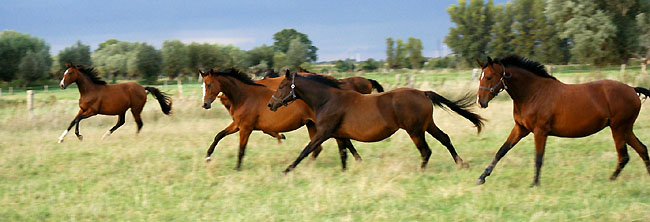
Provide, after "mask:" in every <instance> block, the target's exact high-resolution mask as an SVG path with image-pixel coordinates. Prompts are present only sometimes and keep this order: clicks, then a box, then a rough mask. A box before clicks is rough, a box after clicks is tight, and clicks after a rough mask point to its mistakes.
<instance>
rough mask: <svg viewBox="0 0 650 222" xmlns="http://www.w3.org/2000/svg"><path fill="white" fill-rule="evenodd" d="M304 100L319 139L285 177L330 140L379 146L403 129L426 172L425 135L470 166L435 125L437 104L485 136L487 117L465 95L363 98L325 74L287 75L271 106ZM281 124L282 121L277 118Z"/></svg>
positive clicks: (407, 93)
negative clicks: (452, 98)
mask: <svg viewBox="0 0 650 222" xmlns="http://www.w3.org/2000/svg"><path fill="white" fill-rule="evenodd" d="M295 100H298V101H301V100H302V101H304V102H305V103H306V104H307V105H309V107H310V108H311V109H312V110H314V112H315V120H316V135H314V137H313V138H312V139H311V141H310V142H309V144H307V146H306V147H305V148H304V150H303V151H302V152H301V153H300V155H299V156H298V159H296V160H295V161H294V162H293V163H292V164H291V165H289V167H287V169H286V170H284V173H288V172H289V171H291V170H293V169H294V168H295V167H296V166H297V165H298V163H300V161H301V160H302V159H303V158H305V157H306V156H307V155H309V153H310V152H312V151H313V150H314V149H315V148H316V147H317V146H319V145H320V144H321V143H323V141H325V140H327V139H328V138H331V137H334V138H339V139H354V140H357V141H362V142H375V141H380V140H383V139H385V138H387V137H389V136H391V135H392V134H393V133H395V131H397V130H398V129H404V130H406V132H407V133H408V134H409V136H410V137H411V140H413V143H414V144H415V146H416V147H417V149H418V150H419V151H420V154H421V156H422V164H421V168H425V167H426V165H427V163H428V161H429V157H430V156H431V149H430V148H429V146H428V144H427V142H426V140H425V132H427V133H429V134H431V135H432V136H433V137H434V138H436V139H437V140H438V141H440V143H442V144H443V145H444V146H445V147H446V148H447V150H448V151H449V153H450V154H451V156H452V158H453V160H454V161H455V162H456V164H458V165H459V166H461V167H467V166H468V165H467V164H465V163H463V160H462V158H461V157H460V156H459V155H458V154H457V153H456V150H455V148H454V146H453V145H452V144H451V140H450V139H449V136H447V134H445V133H444V132H443V131H442V130H440V129H439V128H438V127H437V126H436V124H435V123H434V122H433V107H432V104H433V105H435V106H438V107H443V105H445V106H447V107H448V108H449V109H451V110H452V111H454V112H456V113H457V114H459V115H461V116H462V117H464V118H466V119H468V120H469V121H470V122H472V123H473V124H474V126H476V127H477V129H478V131H479V132H480V130H481V127H482V126H483V118H481V117H480V116H479V115H477V114H475V113H472V112H471V111H469V110H468V109H467V108H468V107H469V106H471V105H472V103H473V101H472V100H473V99H472V98H471V97H468V96H465V97H464V98H461V99H459V100H456V101H450V100H448V99H446V98H444V97H442V96H440V95H438V94H437V93H435V92H433V91H420V90H416V89H408V88H399V89H394V90H391V91H388V92H384V93H379V94H361V93H358V92H355V91H351V90H343V89H341V88H340V86H339V82H338V81H336V80H333V79H330V78H327V77H325V76H320V75H301V74H296V73H293V74H290V73H289V72H286V73H285V79H284V80H283V81H282V83H281V84H280V86H279V87H278V90H277V91H276V92H275V94H273V97H272V99H271V100H270V101H269V103H268V107H269V109H271V110H273V111H275V110H278V111H279V109H278V108H281V107H282V106H287V108H289V107H292V106H294V105H293V104H292V105H289V106H288V103H289V102H292V101H295ZM275 120H276V121H282V118H278V119H275Z"/></svg>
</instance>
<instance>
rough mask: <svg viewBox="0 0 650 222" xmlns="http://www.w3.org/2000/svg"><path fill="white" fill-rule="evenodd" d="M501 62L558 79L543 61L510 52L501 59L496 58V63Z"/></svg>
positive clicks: (538, 74)
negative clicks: (549, 72)
mask: <svg viewBox="0 0 650 222" xmlns="http://www.w3.org/2000/svg"><path fill="white" fill-rule="evenodd" d="M499 63H501V64H503V65H504V66H516V67H519V68H522V69H525V70H528V71H530V72H532V73H533V74H535V75H537V76H539V77H544V78H551V79H556V78H555V77H554V76H552V75H551V74H548V72H546V68H544V65H542V64H541V63H539V62H536V61H533V60H530V59H528V58H525V57H522V56H519V55H515V54H510V55H508V56H506V57H503V58H500V59H498V58H497V59H495V60H494V64H499Z"/></svg>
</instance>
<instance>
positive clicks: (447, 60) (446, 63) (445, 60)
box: [426, 56, 458, 69]
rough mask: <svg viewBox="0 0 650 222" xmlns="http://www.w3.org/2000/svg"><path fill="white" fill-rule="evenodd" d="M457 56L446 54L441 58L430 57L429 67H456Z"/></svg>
mask: <svg viewBox="0 0 650 222" xmlns="http://www.w3.org/2000/svg"><path fill="white" fill-rule="evenodd" d="M457 60H458V59H457V58H456V57H454V56H445V57H440V58H430V59H429V61H428V63H427V66H426V67H427V68H428V69H440V68H456V67H457Z"/></svg>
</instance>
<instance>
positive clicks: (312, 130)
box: [305, 122, 323, 160]
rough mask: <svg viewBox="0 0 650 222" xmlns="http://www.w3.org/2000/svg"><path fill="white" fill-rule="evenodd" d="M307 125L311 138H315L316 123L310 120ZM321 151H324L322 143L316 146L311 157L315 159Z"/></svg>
mask: <svg viewBox="0 0 650 222" xmlns="http://www.w3.org/2000/svg"><path fill="white" fill-rule="evenodd" d="M305 125H307V132H308V133H309V139H312V140H313V138H314V135H316V124H314V123H313V122H308V123H307V124H305ZM321 151H323V147H321V146H320V145H318V146H317V147H316V148H314V150H313V152H312V153H311V159H313V160H315V159H316V158H317V157H318V155H319V154H320V152H321Z"/></svg>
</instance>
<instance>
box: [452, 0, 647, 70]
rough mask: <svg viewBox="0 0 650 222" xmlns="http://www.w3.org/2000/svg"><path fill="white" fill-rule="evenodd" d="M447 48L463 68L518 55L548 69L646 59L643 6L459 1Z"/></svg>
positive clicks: (622, 1)
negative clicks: (542, 64)
mask: <svg viewBox="0 0 650 222" xmlns="http://www.w3.org/2000/svg"><path fill="white" fill-rule="evenodd" d="M447 12H448V13H449V16H450V18H451V21H452V22H453V23H455V27H452V28H450V30H449V33H448V34H447V36H446V37H445V40H444V42H445V44H447V45H448V46H449V48H450V49H451V50H452V52H453V55H455V56H456V57H457V58H459V59H460V60H461V61H462V63H463V64H464V65H470V66H471V65H474V63H475V61H476V59H482V60H484V59H485V56H486V55H490V56H492V57H499V56H505V55H507V54H510V53H517V54H520V55H522V56H526V57H529V58H531V59H534V60H537V61H540V62H543V63H552V64H566V63H583V64H591V65H597V66H603V65H607V64H625V63H627V62H628V61H629V60H630V59H632V58H639V59H641V60H643V61H642V64H643V65H645V64H646V63H647V58H648V57H650V27H649V25H650V14H649V12H650V1H647V0H618V1H609V0H512V1H509V2H507V3H505V4H498V5H494V4H493V2H492V0H488V1H487V2H485V1H484V0H469V1H467V0H459V1H458V4H455V5H452V6H450V7H449V8H447Z"/></svg>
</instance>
